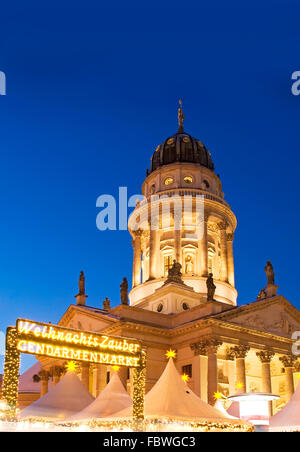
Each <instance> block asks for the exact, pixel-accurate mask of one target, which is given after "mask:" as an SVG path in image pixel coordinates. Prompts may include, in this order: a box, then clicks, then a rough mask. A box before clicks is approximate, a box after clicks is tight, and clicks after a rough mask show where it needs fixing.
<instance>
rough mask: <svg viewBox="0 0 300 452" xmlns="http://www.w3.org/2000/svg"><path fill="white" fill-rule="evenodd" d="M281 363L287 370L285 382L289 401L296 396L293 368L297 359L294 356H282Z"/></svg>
mask: <svg viewBox="0 0 300 452" xmlns="http://www.w3.org/2000/svg"><path fill="white" fill-rule="evenodd" d="M279 359H280V361H281V362H282V364H283V365H284V368H285V381H286V385H287V391H286V392H287V395H288V400H289V399H290V398H291V397H292V395H293V394H294V390H295V388H294V377H293V367H294V364H295V361H296V357H295V356H292V355H287V356H281V357H280V358H279Z"/></svg>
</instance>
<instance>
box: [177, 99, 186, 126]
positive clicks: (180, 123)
mask: <svg viewBox="0 0 300 452" xmlns="http://www.w3.org/2000/svg"><path fill="white" fill-rule="evenodd" d="M184 118H185V116H184V114H183V110H182V100H181V99H179V108H178V132H183V120H184Z"/></svg>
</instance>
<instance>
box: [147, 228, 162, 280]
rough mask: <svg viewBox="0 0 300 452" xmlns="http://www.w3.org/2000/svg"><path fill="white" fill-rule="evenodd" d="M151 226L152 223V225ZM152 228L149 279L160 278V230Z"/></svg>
mask: <svg viewBox="0 0 300 452" xmlns="http://www.w3.org/2000/svg"><path fill="white" fill-rule="evenodd" d="M150 228H151V225H150ZM153 228H154V225H152V228H151V229H150V238H149V279H155V278H159V271H160V265H159V253H160V240H159V239H160V232H159V230H157V229H153Z"/></svg>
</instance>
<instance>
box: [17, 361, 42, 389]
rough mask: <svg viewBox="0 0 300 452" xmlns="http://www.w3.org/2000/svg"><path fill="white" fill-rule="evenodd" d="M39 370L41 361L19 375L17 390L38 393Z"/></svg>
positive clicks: (39, 382)
mask: <svg viewBox="0 0 300 452" xmlns="http://www.w3.org/2000/svg"><path fill="white" fill-rule="evenodd" d="M40 370H41V363H40V362H37V363H35V364H34V365H33V366H31V367H30V368H29V369H27V370H26V372H24V373H23V374H22V375H20V377H19V392H22V393H23V392H24V393H28V392H29V393H40V392H41V381H40V378H39V372H40Z"/></svg>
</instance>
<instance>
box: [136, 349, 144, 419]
mask: <svg viewBox="0 0 300 452" xmlns="http://www.w3.org/2000/svg"><path fill="white" fill-rule="evenodd" d="M145 390H146V350H145V349H142V350H141V359H140V366H139V367H138V368H134V370H133V418H134V419H135V420H136V421H140V420H143V419H144V398H145Z"/></svg>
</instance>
